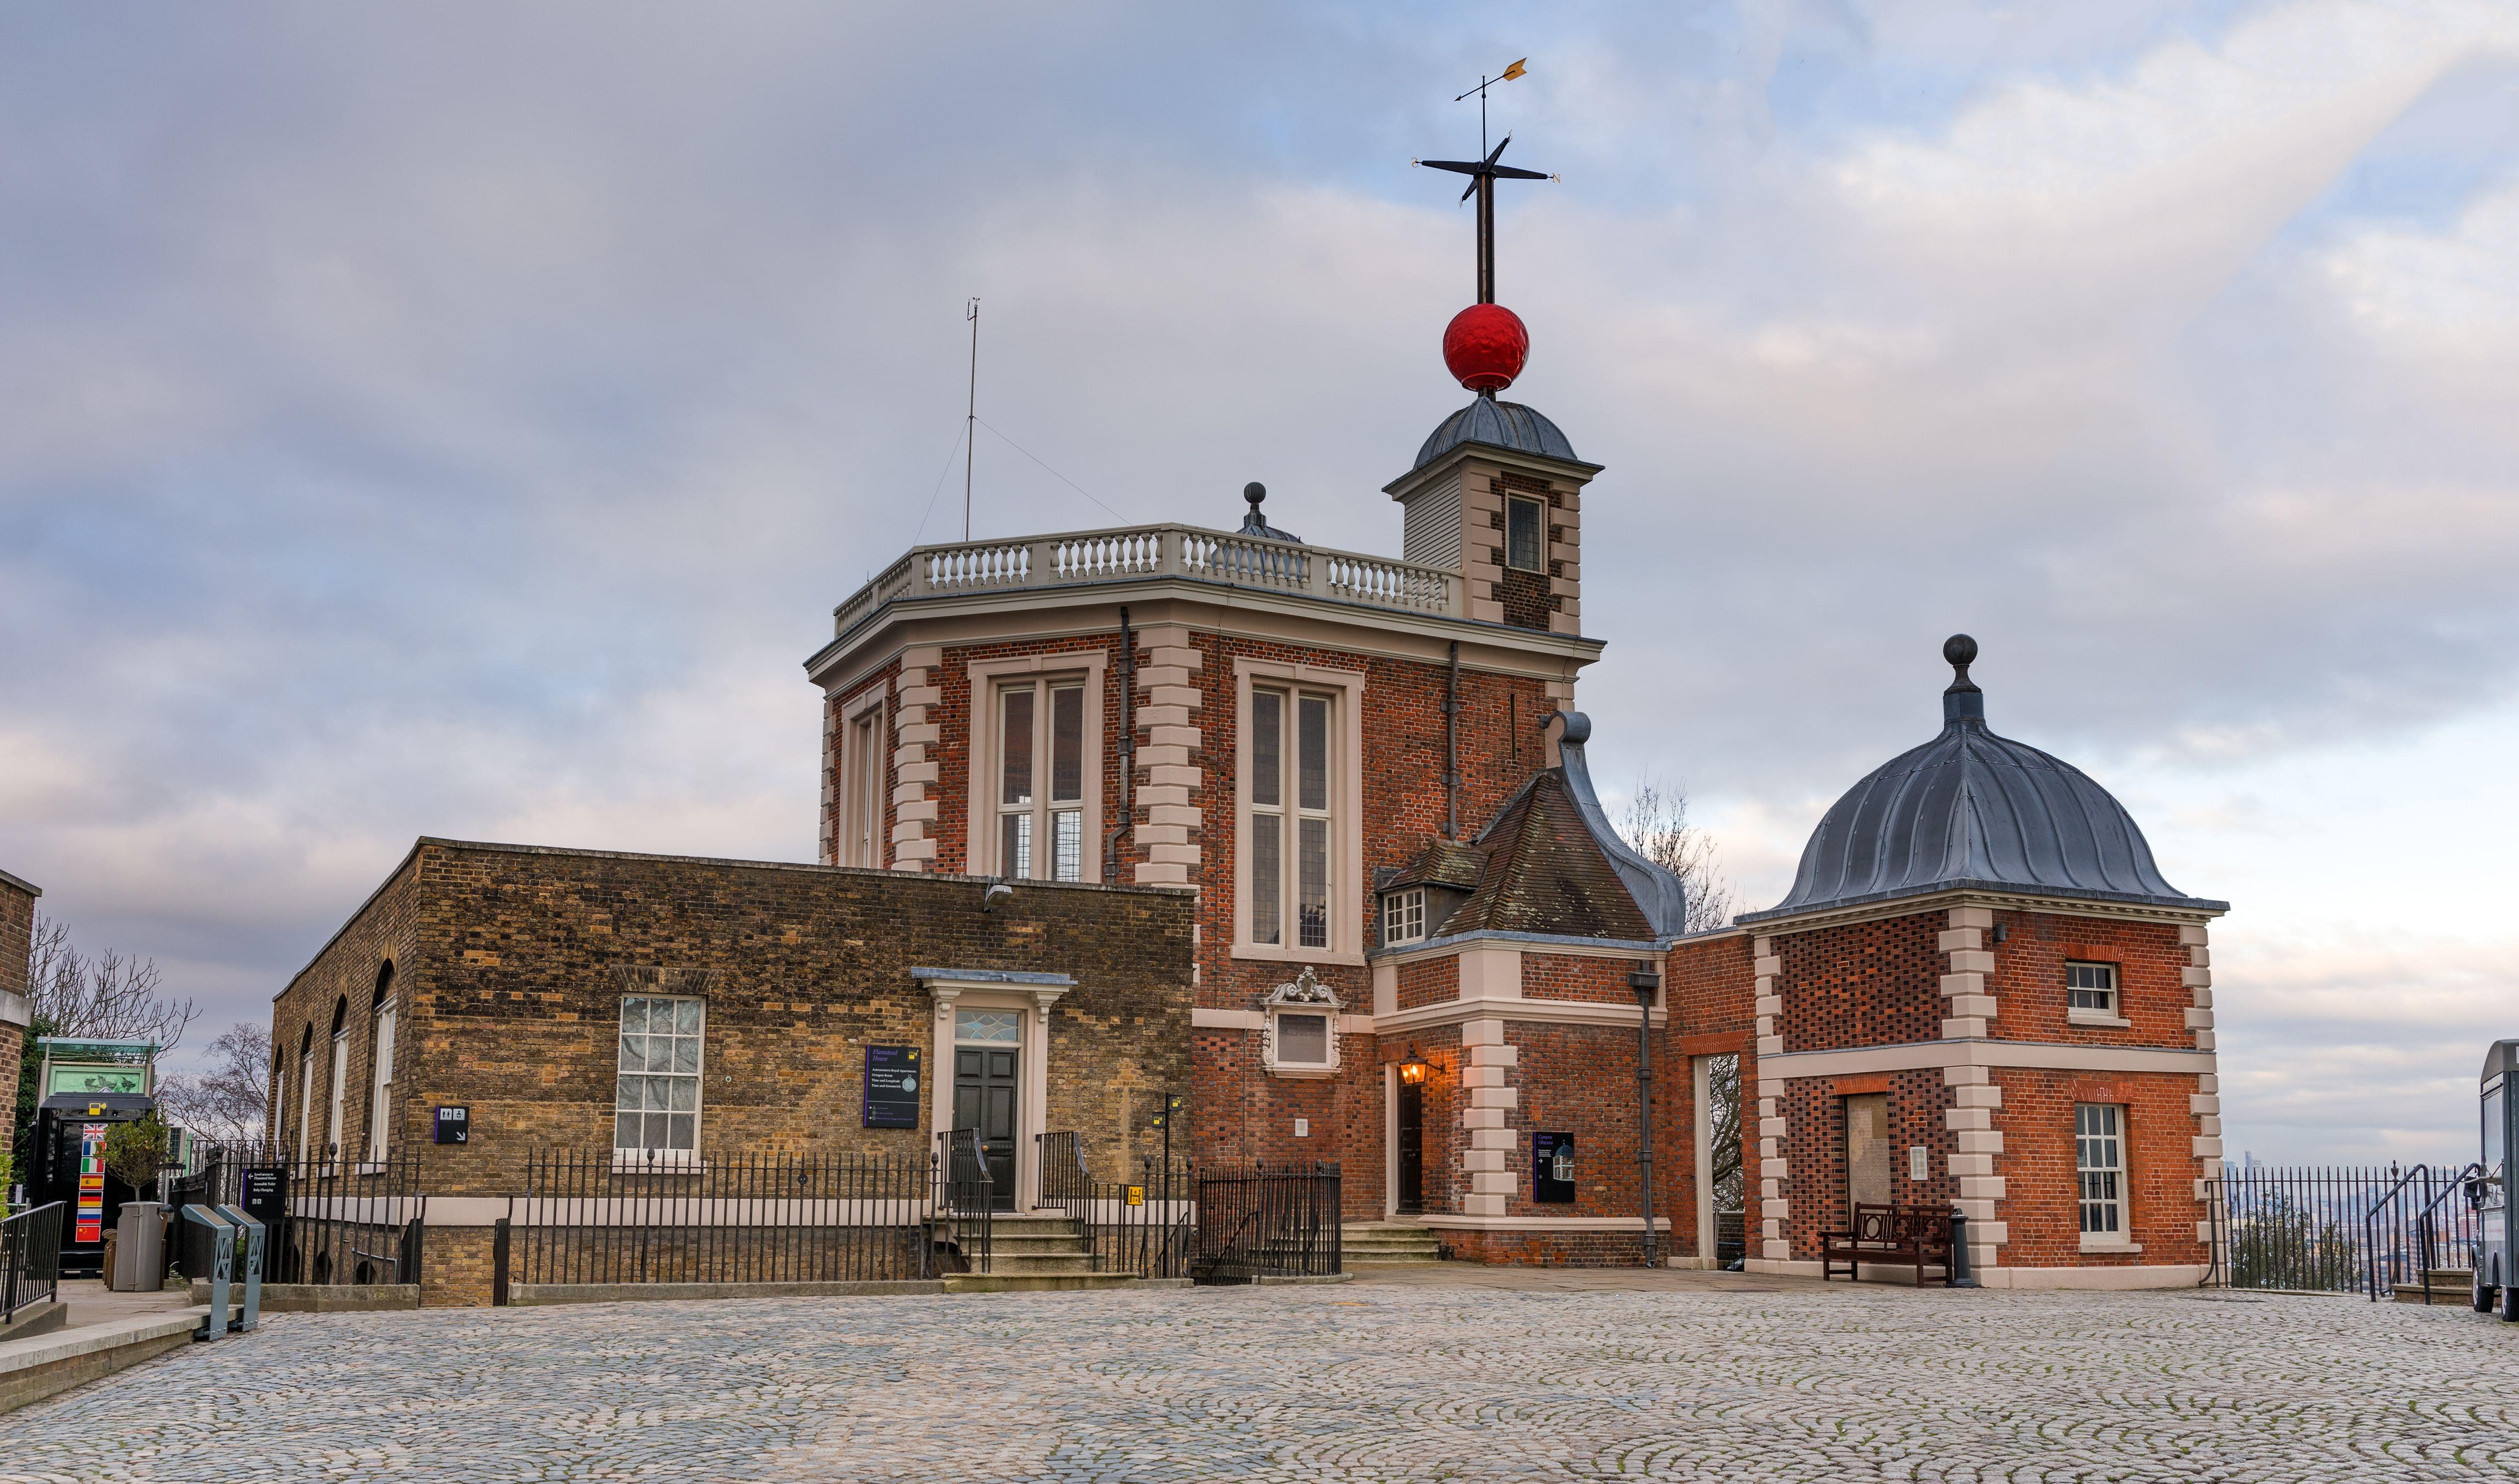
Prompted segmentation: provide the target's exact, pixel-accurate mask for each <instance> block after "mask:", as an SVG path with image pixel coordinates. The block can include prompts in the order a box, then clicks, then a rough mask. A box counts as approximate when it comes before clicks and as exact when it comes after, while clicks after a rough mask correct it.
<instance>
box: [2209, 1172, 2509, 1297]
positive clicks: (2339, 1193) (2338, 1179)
mask: <svg viewBox="0 0 2519 1484" xmlns="http://www.w3.org/2000/svg"><path fill="white" fill-rule="evenodd" d="M2464 1176H2465V1172H2464V1171H2460V1170H2456V1169H2453V1168H2451V1167H2448V1166H2437V1165H2425V1164H2416V1165H2412V1166H2399V1165H2390V1166H2387V1167H2385V1168H2379V1167H2364V1168H2353V1167H2346V1166H2332V1167H2329V1166H2320V1167H2314V1168H2275V1167H2271V1166H2266V1165H2257V1166H2253V1167H2249V1168H2241V1167H2238V1166H2235V1165H2224V1166H2223V1172H2222V1175H2221V1177H2220V1178H2219V1179H2218V1180H2212V1181H2207V1182H2206V1198H2207V1199H2206V1210H2207V1213H2208V1216H2209V1220H2210V1232H2211V1238H2212V1265H2211V1269H2210V1271H2209V1272H2208V1273H2207V1275H2206V1277H2205V1279H2204V1283H2205V1286H2206V1287H2213V1288H2260V1289H2286V1290H2292V1291H2301V1292H2324V1293H2356V1292H2358V1293H2363V1294H2365V1295H2367V1296H2368V1297H2370V1298H2371V1299H2373V1300H2377V1299H2385V1298H2391V1297H2393V1296H2395V1288H2396V1285H2397V1284H2399V1283H2407V1282H2410V1283H2417V1284H2421V1285H2423V1287H2424V1288H2425V1289H2426V1297H2428V1289H2429V1287H2430V1284H2429V1275H2430V1274H2431V1273H2432V1272H2433V1271H2435V1270H2441V1269H2456V1268H2461V1267H2465V1266H2467V1265H2468V1264H2470V1263H2471V1262H2472V1261H2473V1256H2474V1249H2475V1244H2476V1241H2477V1237H2478V1227H2477V1221H2476V1217H2475V1212H2474V1209H2473V1207H2472V1206H2471V1204H2469V1202H2468V1201H2467V1200H2465V1199H2464V1197H2463V1195H2462V1194H2461V1193H2462V1192H2463V1191H2464V1190H2465V1188H2466V1182H2465V1178H2464Z"/></svg>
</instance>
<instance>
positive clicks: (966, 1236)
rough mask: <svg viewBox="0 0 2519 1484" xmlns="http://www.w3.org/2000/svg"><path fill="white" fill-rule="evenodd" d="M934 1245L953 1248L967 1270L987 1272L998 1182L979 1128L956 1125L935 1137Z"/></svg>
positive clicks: (941, 1249)
mask: <svg viewBox="0 0 2519 1484" xmlns="http://www.w3.org/2000/svg"><path fill="white" fill-rule="evenodd" d="M936 1147H937V1154H936V1156H935V1161H934V1165H933V1168H932V1178H933V1180H934V1184H935V1201H936V1211H935V1227H934V1231H935V1236H936V1250H937V1251H939V1252H940V1253H942V1252H950V1254H951V1256H952V1259H953V1261H954V1263H955V1265H956V1266H958V1268H959V1269H960V1270H961V1271H963V1272H966V1273H986V1272H988V1271H989V1270H990V1265H991V1261H992V1258H993V1256H994V1251H995V1219H996V1217H995V1213H996V1208H997V1185H996V1179H995V1177H994V1176H992V1175H991V1174H990V1173H989V1157H988V1152H987V1151H986V1150H984V1149H983V1148H981V1146H980V1131H979V1130H978V1129H975V1128H956V1129H952V1130H950V1131H948V1132H945V1133H940V1134H938V1135H937V1136H936Z"/></svg>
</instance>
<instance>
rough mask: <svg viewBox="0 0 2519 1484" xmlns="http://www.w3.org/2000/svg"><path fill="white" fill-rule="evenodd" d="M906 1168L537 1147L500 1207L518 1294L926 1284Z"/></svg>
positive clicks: (843, 1159)
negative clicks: (671, 1159)
mask: <svg viewBox="0 0 2519 1484" xmlns="http://www.w3.org/2000/svg"><path fill="white" fill-rule="evenodd" d="M931 1199H932V1198H931V1192H930V1190H929V1180H928V1171H927V1170H926V1169H925V1168H922V1167H921V1164H920V1161H918V1160H917V1159H915V1158H912V1159H909V1160H900V1159H886V1158H883V1157H875V1156H863V1157H861V1156H811V1155H763V1154H751V1153H741V1154H729V1153H713V1154H709V1155H707V1156H706V1157H703V1158H702V1159H701V1160H700V1161H699V1162H697V1163H696V1164H666V1165H659V1164H645V1165H641V1164H637V1163H624V1162H623V1161H621V1160H619V1159H617V1158H616V1157H614V1155H613V1152H612V1151H609V1150H600V1151H593V1152H586V1151H577V1150H534V1151H531V1152H529V1153H528V1154H527V1155H526V1157H525V1173H524V1189H523V1191H522V1193H521V1194H518V1195H515V1196H512V1197H510V1198H509V1199H508V1240H509V1243H510V1250H511V1252H512V1253H513V1254H514V1256H513V1258H512V1259H511V1262H512V1266H511V1267H510V1268H508V1269H503V1271H507V1272H509V1273H510V1274H511V1275H512V1276H513V1277H514V1279H515V1280H516V1281H518V1282H522V1283H529V1284H651V1283H853V1282H867V1281H880V1280H886V1279H905V1278H927V1277H931V1276H933V1274H934V1272H935V1267H936V1256H935V1254H934V1253H933V1251H932V1250H931V1249H930V1244H929V1241H928V1233H927V1226H926V1222H927V1216H928V1209H929V1204H930V1200H931Z"/></svg>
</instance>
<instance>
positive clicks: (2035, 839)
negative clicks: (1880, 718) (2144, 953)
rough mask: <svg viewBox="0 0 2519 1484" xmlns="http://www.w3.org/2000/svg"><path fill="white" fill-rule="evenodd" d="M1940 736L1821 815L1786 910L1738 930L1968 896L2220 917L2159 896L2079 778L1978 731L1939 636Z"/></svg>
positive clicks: (2123, 825)
mask: <svg viewBox="0 0 2519 1484" xmlns="http://www.w3.org/2000/svg"><path fill="white" fill-rule="evenodd" d="M1942 657H1943V658H1944V659H1946V660H1948V661H1949V662H1950V664H1951V667H1952V670H1953V672H1954V674H1953V677H1952V680H1951V684H1950V688H1948V689H1947V690H1945V691H1943V692H1942V731H1941V735H1939V736H1937V737H1935V738H1933V739H1932V740H1931V741H1929V742H1927V743H1925V744H1924V745H1923V746H1922V747H1917V748H1912V749H1910V750H1908V751H1906V752H1904V753H1901V754H1899V755H1898V756H1897V757H1895V758H1892V759H1890V760H1889V761H1888V762H1886V763H1884V764H1881V765H1880V766H1878V767H1877V768H1875V769H1873V770H1872V772H1871V773H1870V774H1869V775H1867V776H1866V777H1865V778H1864V779H1863V781H1862V782H1860V783H1857V784H1856V785H1854V787H1852V788H1850V789H1848V790H1846V792H1845V796H1844V797H1843V798H1841V799H1839V800H1837V801H1836V803H1835V804H1834V805H1833V806H1831V807H1830V808H1829V811H1828V812H1827V813H1826V814H1825V815H1823V816H1821V818H1820V822H1819V828H1818V829H1816V830H1814V831H1812V832H1811V838H1810V843H1809V844H1808V845H1807V846H1805V847H1804V848H1803V850H1802V861H1801V869H1800V870H1799V871H1798V872H1797V873H1795V875H1794V877H1793V889H1792V891H1791V892H1790V894H1788V895H1786V897H1785V899H1784V900H1783V901H1781V902H1778V903H1777V904H1776V905H1775V906H1773V907H1770V908H1768V909H1767V910H1766V911H1763V912H1746V913H1743V914H1742V915H1741V917H1740V919H1739V920H1740V921H1742V922H1744V923H1755V922H1763V921H1769V920H1772V919H1776V918H1782V917H1800V916H1805V915H1807V914H1810V913H1813V912H1819V911H1825V910H1828V909H1831V908H1835V907H1846V906H1855V905H1859V904H1861V903H1865V902H1873V901H1887V900H1894V899H1896V898H1899V897H1904V896H1922V895H1928V894H1931V893H1937V892H1947V891H1955V890H1961V889H1976V890H1986V891H1997V892H2004V893H2010V894H2015V895H2038V896H2060V897H2079V898H2085V899H2090V900H2095V901H2118V902H2130V903H2138V904H2147V905H2156V906H2164V907H2172V906H2174V907H2183V908H2188V909H2204V910H2212V911H2219V910H2224V909H2226V908H2227V906H2228V903H2225V902H2218V901H2208V900H2205V899H2203V898H2201V897H2195V896H2189V895H2187V894H2186V893H2184V892H2181V891H2179V890H2178V889H2177V888H2176V887H2174V886H2171V885H2170V884H2169V882H2168V880H2167V879H2166V878H2165V877H2163V876H2162V875H2161V874H2160V867H2159V866H2158V865H2157V864H2155V863H2154V862H2153V860H2152V858H2151V846H2150V843H2149V842H2147V841H2145V840H2144V839H2143V830H2142V828H2141V827H2140V826H2138V825H2137V824H2136V823H2135V822H2134V816H2133V815H2132V814H2129V813H2127V812H2126V808H2125V806H2124V805H2122V804H2119V803H2118V802H2117V801H2116V797H2115V796H2114V795H2112V794H2110V793H2109V792H2108V791H2107V790H2106V789H2104V788H2101V787H2100V786H2099V783H2098V782H2097V781H2095V780H2094V779H2093V778H2092V777H2091V775H2090V774H2088V773H2085V772H2083V771H2082V770H2081V769H2080V768H2078V767H2075V766H2074V765H2073V764H2069V763H2067V762H2065V761H2064V760H2062V759H2061V758H2057V757H2055V756H2053V755H2052V754H2049V753H2044V752H2041V751H2039V750H2038V749H2037V748H2034V747H2031V746H2030V745H2028V744H2027V743H2025V742H2015V741H2013V740H2011V738H2009V737H2004V736H1998V735H1996V734H1995V732H1994V731H1993V730H1991V729H1990V728H1988V727H1987V725H1986V723H1985V693H1984V692H1983V691H1982V690H1981V689H1979V688H1978V686H1977V684H1976V682H1975V681H1973V680H1971V679H1969V678H1968V666H1969V665H1971V664H1972V663H1974V662H1975V660H1976V640H1974V639H1972V638H1970V637H1968V636H1967V634H1965V633H1957V634H1953V635H1951V637H1950V639H1949V641H1948V642H1946V643H1945V644H1943V646H1942Z"/></svg>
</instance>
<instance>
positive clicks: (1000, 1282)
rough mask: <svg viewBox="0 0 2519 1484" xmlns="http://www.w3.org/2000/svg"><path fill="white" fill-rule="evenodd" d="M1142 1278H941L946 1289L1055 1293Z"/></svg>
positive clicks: (1004, 1275)
mask: <svg viewBox="0 0 2519 1484" xmlns="http://www.w3.org/2000/svg"><path fill="white" fill-rule="evenodd" d="M1142 1281H1143V1280H1141V1279H1139V1278H1138V1277H1137V1275H1136V1274H1134V1273H955V1274H952V1275H950V1276H949V1277H948V1278H946V1280H945V1291H946V1292H948V1293H1059V1292H1077V1291H1083V1290H1088V1289H1097V1288H1136V1287H1138V1285H1139V1284H1140V1283H1141V1282H1142Z"/></svg>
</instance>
